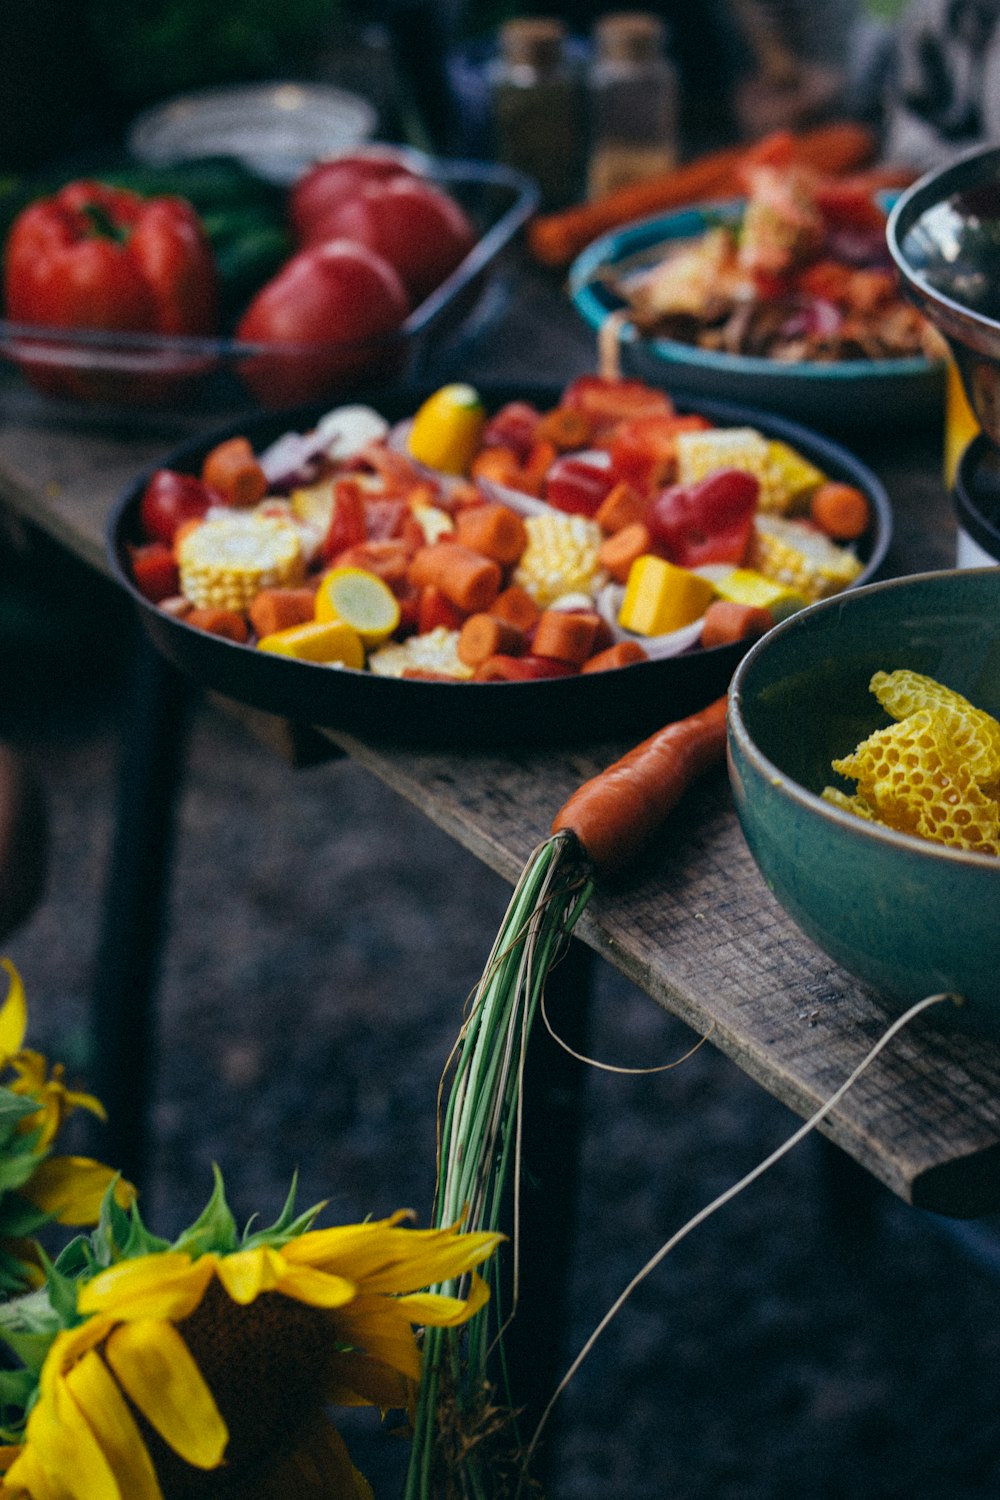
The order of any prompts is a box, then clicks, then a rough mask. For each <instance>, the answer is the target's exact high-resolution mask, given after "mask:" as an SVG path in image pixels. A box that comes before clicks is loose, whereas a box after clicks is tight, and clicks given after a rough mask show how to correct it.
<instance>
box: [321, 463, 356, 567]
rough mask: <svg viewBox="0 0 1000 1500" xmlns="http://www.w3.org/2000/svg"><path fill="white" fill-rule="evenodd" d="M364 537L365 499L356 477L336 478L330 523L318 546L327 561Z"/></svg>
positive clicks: (353, 545) (354, 545)
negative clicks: (320, 544) (320, 545)
mask: <svg viewBox="0 0 1000 1500" xmlns="http://www.w3.org/2000/svg"><path fill="white" fill-rule="evenodd" d="M364 539H365V501H364V496H363V494H362V492H361V486H360V485H359V484H358V482H357V480H356V479H338V480H337V483H336V484H335V485H334V487H333V509H332V510H331V512H330V524H329V526H328V527H327V529H326V536H325V537H324V538H323V545H322V547H321V548H320V551H321V552H322V554H323V556H324V557H325V558H326V560H327V562H329V561H330V559H331V558H334V557H336V556H338V554H339V553H341V552H344V551H346V550H347V548H348V547H356V546H357V545H358V543H359V542H363V541H364Z"/></svg>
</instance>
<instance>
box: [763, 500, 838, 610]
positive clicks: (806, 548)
mask: <svg viewBox="0 0 1000 1500" xmlns="http://www.w3.org/2000/svg"><path fill="white" fill-rule="evenodd" d="M747 567H749V568H752V569H753V570H754V571H755V572H757V573H763V574H764V576H765V578H771V579H773V580H774V582H775V583H783V584H785V586H786V587H787V588H790V589H794V591H795V592H796V593H797V594H801V595H802V597H803V599H805V600H806V601H807V602H808V603H810V604H812V603H814V602H815V601H816V600H817V599H826V598H828V597H829V596H830V595H831V594H838V593H839V592H840V590H841V589H844V588H847V586H848V584H850V583H853V582H854V580H855V579H856V578H857V576H858V574H859V573H860V572H861V571H862V568H861V563H860V561H859V560H858V558H857V557H856V556H855V554H854V553H853V552H852V551H851V550H850V548H849V547H838V546H837V545H836V543H835V542H831V541H830V539H829V537H826V536H824V535H823V534H822V532H820V531H817V530H816V529H815V528H814V527H812V526H808V525H805V524H803V523H802V522H800V521H794V520H788V519H787V518H785V517H783V516H758V517H757V519H756V521H755V523H754V534H753V537H752V539H751V543H750V555H749V557H748V558H747Z"/></svg>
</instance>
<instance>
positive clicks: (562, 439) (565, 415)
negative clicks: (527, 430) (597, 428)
mask: <svg viewBox="0 0 1000 1500" xmlns="http://www.w3.org/2000/svg"><path fill="white" fill-rule="evenodd" d="M591 432H592V430H591V425H590V423H589V422H588V421H587V418H586V415H585V414H584V413H583V412H582V411H576V410H575V409H574V408H573V407H571V406H555V407H553V408H552V410H551V411H547V412H546V413H545V414H544V416H542V417H541V418H540V419H539V422H538V426H537V427H536V428H535V438H536V439H539V438H540V439H542V440H544V441H545V442H548V443H552V444H553V445H554V446H555V447H556V448H558V449H559V451H560V453H566V452H568V451H569V450H570V449H571V448H585V447H586V446H587V444H588V443H589V442H590V439H591Z"/></svg>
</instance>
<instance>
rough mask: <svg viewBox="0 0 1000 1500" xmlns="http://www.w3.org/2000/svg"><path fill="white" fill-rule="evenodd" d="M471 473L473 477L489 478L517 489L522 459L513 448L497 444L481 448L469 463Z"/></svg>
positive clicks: (493, 481) (494, 482)
mask: <svg viewBox="0 0 1000 1500" xmlns="http://www.w3.org/2000/svg"><path fill="white" fill-rule="evenodd" d="M469 474H470V475H471V477H472V478H473V479H488V480H490V481H492V483H493V484H503V485H506V486H507V487H508V489H514V490H516V489H517V488H518V484H519V480H520V478H521V460H520V459H519V458H518V456H517V454H516V453H515V452H514V449H513V448H506V447H504V446H502V445H501V444H496V445H495V446H493V447H489V448H482V449H480V451H479V452H478V453H477V454H476V456H475V458H474V459H473V460H472V463H471V464H470V465H469Z"/></svg>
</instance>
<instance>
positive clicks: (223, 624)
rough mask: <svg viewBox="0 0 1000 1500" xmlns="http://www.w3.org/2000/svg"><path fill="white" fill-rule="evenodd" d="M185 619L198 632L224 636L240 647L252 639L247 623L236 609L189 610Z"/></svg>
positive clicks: (208, 608) (210, 608) (206, 608)
mask: <svg viewBox="0 0 1000 1500" xmlns="http://www.w3.org/2000/svg"><path fill="white" fill-rule="evenodd" d="M184 619H185V622H186V623H187V624H188V625H194V626H195V627H196V628H197V629H198V630H206V631H207V632H208V634H209V635H221V636H224V637H225V639H226V640H228V641H236V642H238V643H239V644H240V645H242V644H243V643H244V642H245V641H248V640H249V639H250V630H249V627H248V625H247V622H246V620H244V618H243V616H242V615H241V614H238V613H237V611H236V610H235V609H215V608H213V607H211V606H205V607H204V608H202V609H192V610H189V611H188V613H187V614H186V615H185V616H184Z"/></svg>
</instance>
